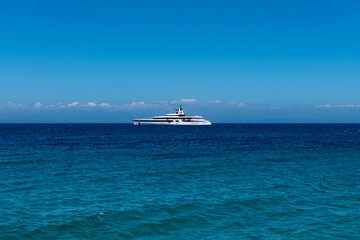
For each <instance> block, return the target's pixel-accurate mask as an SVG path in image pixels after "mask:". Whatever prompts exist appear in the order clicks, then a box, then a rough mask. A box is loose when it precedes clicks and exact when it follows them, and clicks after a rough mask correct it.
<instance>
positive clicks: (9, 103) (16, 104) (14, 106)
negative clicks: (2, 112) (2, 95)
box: [0, 101, 26, 109]
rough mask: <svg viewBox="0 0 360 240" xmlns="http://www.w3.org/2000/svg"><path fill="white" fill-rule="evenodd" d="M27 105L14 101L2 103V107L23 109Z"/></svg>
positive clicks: (0, 107)
mask: <svg viewBox="0 0 360 240" xmlns="http://www.w3.org/2000/svg"><path fill="white" fill-rule="evenodd" d="M25 107H26V105H23V104H20V103H13V102H12V101H7V102H6V103H3V104H1V105H0V109H4V108H11V109H21V108H25Z"/></svg>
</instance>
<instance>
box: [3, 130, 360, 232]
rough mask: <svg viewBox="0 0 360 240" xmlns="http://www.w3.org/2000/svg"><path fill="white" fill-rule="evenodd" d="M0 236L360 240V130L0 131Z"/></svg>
mask: <svg viewBox="0 0 360 240" xmlns="http://www.w3.org/2000/svg"><path fill="white" fill-rule="evenodd" d="M0 239H360V124H214V125H213V126H171V127H169V126H132V125H130V124H0Z"/></svg>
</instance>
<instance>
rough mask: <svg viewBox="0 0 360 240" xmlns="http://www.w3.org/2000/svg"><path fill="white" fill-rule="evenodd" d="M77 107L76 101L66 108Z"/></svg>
mask: <svg viewBox="0 0 360 240" xmlns="http://www.w3.org/2000/svg"><path fill="white" fill-rule="evenodd" d="M77 105H79V103H78V102H77V101H75V102H72V103H69V104H68V105H67V106H68V107H75V106H77Z"/></svg>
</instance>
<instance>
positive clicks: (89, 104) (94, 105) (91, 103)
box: [87, 102, 96, 107]
mask: <svg viewBox="0 0 360 240" xmlns="http://www.w3.org/2000/svg"><path fill="white" fill-rule="evenodd" d="M87 106H89V107H96V103H94V102H88V103H87Z"/></svg>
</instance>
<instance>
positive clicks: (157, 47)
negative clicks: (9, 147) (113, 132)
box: [0, 0, 360, 122]
mask: <svg viewBox="0 0 360 240" xmlns="http://www.w3.org/2000/svg"><path fill="white" fill-rule="evenodd" d="M359 12H360V2H359V1H356V0H353V1H296V0H295V1H285V0H284V1H260V0H259V1H256V0H255V1H254V0H252V1H250V0H249V1H16V0H12V1H1V2H0V121H1V122H27V121H35V122H36V121H40V122H42V121H43V122H46V121H49V122H57V121H60V122H129V121H130V120H131V118H132V117H150V116H152V115H155V114H162V113H167V112H169V111H170V110H172V109H173V108H174V107H175V106H176V105H178V104H179V103H180V102H181V103H182V104H183V105H184V107H185V111H186V110H187V111H186V113H189V114H195V113H200V114H203V115H205V116H206V117H207V118H209V119H210V120H213V121H215V122H360V94H359V89H360V44H359V43H360V28H359V26H360V14H359Z"/></svg>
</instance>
